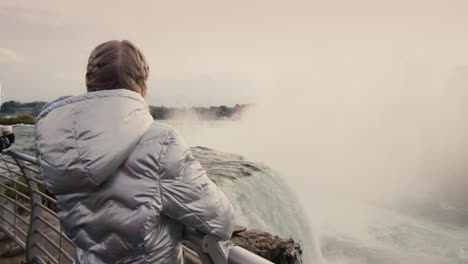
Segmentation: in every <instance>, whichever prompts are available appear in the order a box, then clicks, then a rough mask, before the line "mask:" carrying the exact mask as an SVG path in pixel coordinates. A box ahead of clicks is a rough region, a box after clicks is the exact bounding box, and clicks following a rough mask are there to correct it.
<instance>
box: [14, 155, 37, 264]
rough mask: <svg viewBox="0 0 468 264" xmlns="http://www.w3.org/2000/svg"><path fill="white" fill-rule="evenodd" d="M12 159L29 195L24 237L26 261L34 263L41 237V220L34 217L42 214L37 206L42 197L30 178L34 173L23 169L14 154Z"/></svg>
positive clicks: (19, 160)
mask: <svg viewBox="0 0 468 264" xmlns="http://www.w3.org/2000/svg"><path fill="white" fill-rule="evenodd" d="M13 159H14V160H15V162H16V164H18V167H19V168H20V169H21V172H22V173H23V176H24V178H25V179H26V184H27V185H28V190H29V195H30V197H31V201H30V202H31V205H30V206H31V216H30V220H29V228H28V237H27V239H26V262H27V263H34V258H36V256H38V254H39V252H40V251H39V249H38V248H37V247H36V245H38V244H40V243H41V241H42V238H41V236H40V234H39V231H40V228H41V221H40V220H38V219H36V218H37V217H38V216H40V215H41V214H42V209H41V207H39V206H37V205H38V204H41V203H42V197H41V196H40V195H39V194H38V192H39V187H38V186H37V183H36V182H34V181H32V180H31V179H32V178H33V177H34V174H33V173H32V172H30V171H29V170H27V169H25V168H26V164H25V162H24V161H23V160H21V159H19V158H17V157H14V156H13Z"/></svg>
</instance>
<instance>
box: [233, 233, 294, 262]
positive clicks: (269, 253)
mask: <svg viewBox="0 0 468 264" xmlns="http://www.w3.org/2000/svg"><path fill="white" fill-rule="evenodd" d="M231 241H232V242H233V243H234V244H235V245H237V246H240V247H243V248H245V249H247V250H249V251H251V252H253V253H255V254H257V255H259V256H261V257H263V258H265V259H268V260H270V261H272V262H273V263H276V264H302V257H301V255H302V249H301V246H300V245H299V244H298V243H296V242H294V240H292V239H285V238H280V237H278V236H274V235H272V234H270V233H267V232H263V231H259V230H254V229H253V230H245V231H240V232H235V233H234V235H233V237H232V239H231Z"/></svg>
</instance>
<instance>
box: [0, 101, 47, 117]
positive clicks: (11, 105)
mask: <svg viewBox="0 0 468 264" xmlns="http://www.w3.org/2000/svg"><path fill="white" fill-rule="evenodd" d="M45 104H46V102H40V101H36V102H30V103H21V102H18V101H8V102H5V103H3V104H2V107H1V108H0V112H1V113H5V114H15V113H17V111H18V110H21V109H39V110H41V108H42V106H44V105H45Z"/></svg>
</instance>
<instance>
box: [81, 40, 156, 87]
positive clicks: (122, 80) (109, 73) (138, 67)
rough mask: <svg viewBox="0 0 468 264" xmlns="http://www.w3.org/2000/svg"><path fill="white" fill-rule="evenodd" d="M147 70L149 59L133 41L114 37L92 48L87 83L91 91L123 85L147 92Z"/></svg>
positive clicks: (87, 69) (87, 70)
mask: <svg viewBox="0 0 468 264" xmlns="http://www.w3.org/2000/svg"><path fill="white" fill-rule="evenodd" d="M148 74H149V67H148V64H147V62H146V59H145V57H144V55H143V53H141V51H140V50H139V49H138V48H137V47H136V46H135V45H134V44H133V43H131V42H129V41H127V40H123V41H117V40H112V41H108V42H105V43H103V44H101V45H99V46H97V47H96V48H95V49H94V50H93V51H92V52H91V55H90V56H89V59H88V65H87V68H86V86H87V89H88V91H89V92H93V91H100V90H111V89H121V88H124V89H128V90H132V91H135V92H138V93H140V94H141V95H143V96H145V95H146V80H147V79H148Z"/></svg>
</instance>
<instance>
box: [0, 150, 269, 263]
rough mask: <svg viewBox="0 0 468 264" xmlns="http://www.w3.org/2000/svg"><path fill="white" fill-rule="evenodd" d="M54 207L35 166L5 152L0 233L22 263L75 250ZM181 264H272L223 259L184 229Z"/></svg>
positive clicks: (60, 257) (56, 258)
mask: <svg viewBox="0 0 468 264" xmlns="http://www.w3.org/2000/svg"><path fill="white" fill-rule="evenodd" d="M56 208H57V203H56V200H55V199H54V197H53V196H52V195H50V194H49V193H48V192H47V190H46V189H45V187H44V185H43V183H42V181H41V180H40V179H39V170H38V166H37V161H36V159H35V158H34V157H31V156H29V155H26V154H23V153H19V152H14V151H6V152H3V153H2V154H0V231H1V232H3V233H4V234H5V236H7V237H9V238H11V239H12V240H13V241H14V242H15V243H16V244H17V247H16V248H13V249H11V254H13V253H15V252H21V251H24V252H25V253H26V254H25V255H26V262H27V263H40V264H50V263H54V264H63V263H70V264H72V263H73V262H74V259H73V257H72V256H73V255H74V252H75V248H76V246H75V245H74V243H73V241H72V240H70V238H68V237H67V235H66V234H65V233H64V232H63V231H62V228H61V225H60V222H59V219H58V214H57V212H56ZM184 242H185V244H187V245H189V246H190V248H189V247H187V246H183V249H184V256H185V260H186V263H187V264H238V263H243V264H253V263H256V264H262V263H265V264H267V263H270V264H271V263H272V262H270V261H268V260H265V259H263V258H261V257H259V256H257V255H255V254H253V253H251V252H249V251H247V250H245V249H242V248H240V247H235V246H234V247H230V249H229V253H228V256H226V254H225V253H224V251H223V249H222V248H221V247H220V245H219V243H218V241H217V240H216V239H215V238H213V237H210V236H205V235H204V234H202V233H200V232H198V231H195V230H193V229H190V228H186V229H185V230H184Z"/></svg>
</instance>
